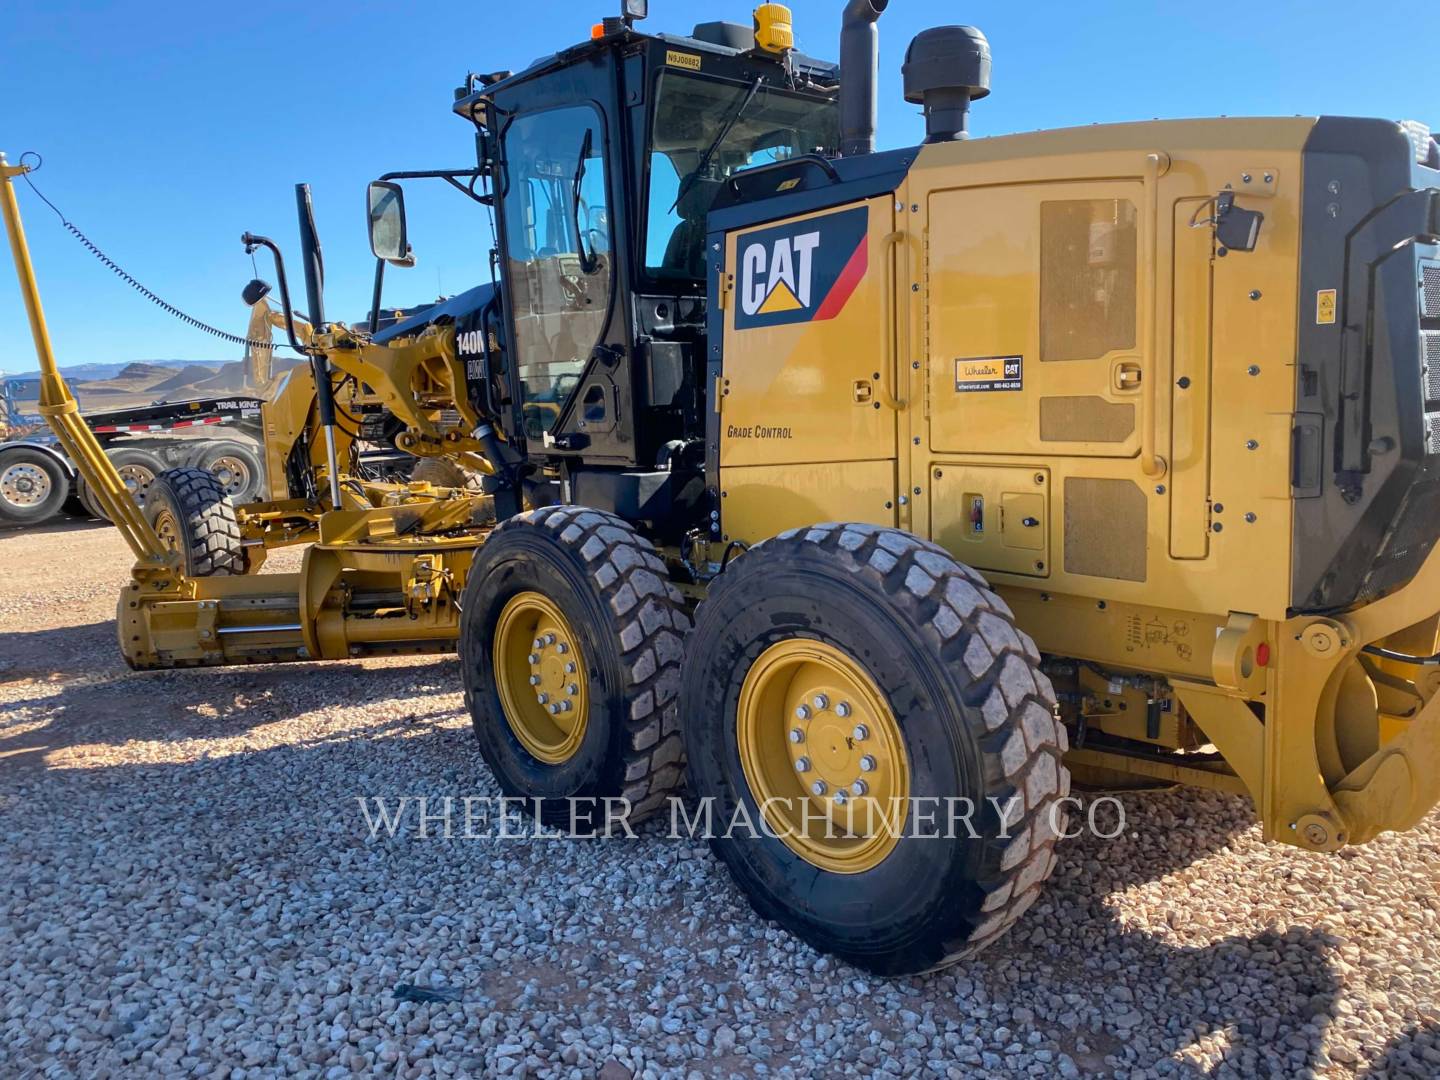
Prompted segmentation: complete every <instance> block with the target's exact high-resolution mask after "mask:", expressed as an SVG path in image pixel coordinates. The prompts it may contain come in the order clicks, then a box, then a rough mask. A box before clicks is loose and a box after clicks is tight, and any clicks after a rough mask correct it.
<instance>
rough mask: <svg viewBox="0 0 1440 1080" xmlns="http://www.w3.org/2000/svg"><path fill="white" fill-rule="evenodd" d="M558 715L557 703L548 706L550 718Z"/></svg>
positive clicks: (558, 705)
mask: <svg viewBox="0 0 1440 1080" xmlns="http://www.w3.org/2000/svg"><path fill="white" fill-rule="evenodd" d="M559 714H560V704H559V702H556V703H555V704H554V705H551V706H550V715H551V716H558V715H559Z"/></svg>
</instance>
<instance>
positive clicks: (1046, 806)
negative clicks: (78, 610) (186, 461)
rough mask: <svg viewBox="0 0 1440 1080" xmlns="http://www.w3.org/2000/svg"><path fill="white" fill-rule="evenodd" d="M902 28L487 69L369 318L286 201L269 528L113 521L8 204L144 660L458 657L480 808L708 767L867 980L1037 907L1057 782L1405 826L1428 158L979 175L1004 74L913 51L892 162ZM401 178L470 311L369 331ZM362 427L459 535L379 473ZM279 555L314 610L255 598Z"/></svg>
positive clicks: (1426, 365) (609, 793)
mask: <svg viewBox="0 0 1440 1080" xmlns="http://www.w3.org/2000/svg"><path fill="white" fill-rule="evenodd" d="M885 6H886V2H885V0H850V2H849V3H848V4H847V5H846V6H845V9H844V16H843V23H842V28H841V33H840V54H841V61H840V63H839V65H838V66H837V65H835V64H832V63H829V62H826V61H822V60H817V59H814V58H812V57H809V56H807V55H805V54H804V53H802V52H800V51H799V50H797V49H796V48H795V47H794V40H793V30H792V28H791V26H790V22H789V13H788V12H787V11H786V10H785V9H784V8H782V7H780V6H779V5H775V4H762V5H761V6H760V7H759V8H757V9H756V10H755V12H754V17H753V22H752V25H751V26H736V25H731V24H726V23H704V24H701V25H699V26H697V27H695V29H694V30H693V31H692V32H691V33H690V34H688V35H680V34H647V33H643V32H641V31H640V30H639V29H637V26H636V23H637V20H638V19H639V18H641V17H643V15H644V14H645V12H644V10H643V9H644V7H645V5H644V3H637V2H635V0H629V2H627V3H626V4H625V8H624V11H623V13H622V14H621V15H620V16H618V17H615V18H607V19H605V20H604V21H603V22H601V23H600V24H598V25H597V26H596V27H595V28H594V30H593V32H592V33H591V34H590V36H589V37H588V38H586V39H585V40H583V41H582V42H581V43H579V44H577V45H574V46H572V47H569V48H566V49H564V50H562V51H560V52H558V53H556V54H554V55H552V56H548V57H545V58H542V59H540V60H538V61H536V62H534V63H533V64H531V65H530V66H529V67H527V68H525V69H524V70H521V71H518V72H513V73H512V72H496V73H493V74H488V75H483V76H470V77H469V78H467V80H466V83H465V85H464V86H462V87H461V88H460V89H459V91H457V94H456V97H455V101H454V111H455V112H456V113H457V114H458V115H459V117H460V118H462V119H463V120H464V121H465V122H467V123H468V124H470V125H471V126H472V128H473V130H474V134H475V140H476V148H477V161H476V165H475V166H474V168H471V169H457V170H439V171H434V172H430V173H401V174H393V175H391V176H390V177H388V178H385V179H384V180H381V181H377V182H376V183H374V184H372V185H371V186H370V189H369V193H368V202H367V210H368V220H369V228H370V236H371V246H372V249H373V251H374V254H375V255H376V256H377V272H376V288H375V294H374V297H373V303H372V318H371V320H370V323H369V325H368V326H347V325H344V324H342V323H339V322H334V321H329V320H327V319H326V318H325V314H324V306H323V299H324V298H323V295H322V293H323V273H322V267H321V262H320V258H319V244H318V241H317V240H316V237H315V229H314V221H313V215H312V214H311V212H310V209H309V199H308V195H307V194H306V192H305V190H304V189H303V187H302V188H301V189H300V201H299V208H300V222H301V249H302V259H303V263H304V272H305V283H306V293H307V295H306V300H307V306H308V315H309V318H310V324H311V326H312V327H313V332H312V333H310V334H309V336H308V337H307V338H304V339H303V340H302V337H301V335H299V334H297V333H296V332H295V324H294V316H293V308H292V305H291V303H290V299H289V295H288V288H287V285H286V280H285V277H284V266H283V261H282V260H281V259H280V252H279V250H278V248H275V246H274V245H273V244H272V243H271V242H270V241H269V240H267V239H266V238H264V237H256V236H250V235H248V234H247V236H246V238H245V240H246V243H247V246H248V247H249V248H250V249H251V250H254V249H256V248H260V247H267V248H270V249H271V250H272V251H273V253H274V255H275V260H276V265H277V272H278V276H279V286H280V300H281V304H282V308H283V312H282V313H281V314H282V316H283V317H282V320H281V321H282V322H284V323H285V326H286V331H287V334H288V335H289V337H290V340H291V344H292V345H293V346H295V347H296V348H298V349H300V350H301V351H302V352H304V353H305V354H306V355H307V357H308V358H309V364H308V366H302V367H299V368H296V369H294V370H293V371H292V372H291V373H290V374H289V376H288V377H287V379H286V381H285V383H284V385H282V386H281V387H280V388H279V390H278V392H277V394H276V397H275V400H274V401H273V402H272V404H271V405H270V406H269V407H268V409H267V411H266V413H265V424H266V435H267V439H268V440H269V448H268V454H269V464H270V471H271V477H270V483H271V492H270V494H271V498H270V500H269V501H266V502H262V503H257V504H251V505H247V506H239V507H235V506H232V505H230V503H229V502H228V501H227V500H225V499H224V498H223V497H221V496H220V494H219V493H218V492H217V491H216V490H215V489H214V486H213V484H212V483H211V482H210V481H208V480H206V478H205V477H204V476H203V475H202V474H196V473H193V472H186V471H183V470H182V471H179V472H177V473H173V474H169V475H167V476H164V477H162V478H161V480H160V481H159V482H158V483H157V485H156V487H155V488H152V490H151V496H150V500H149V502H148V503H147V507H146V511H145V514H143V515H142V513H141V512H140V511H139V510H137V508H136V507H135V506H134V504H133V502H132V501H131V500H130V499H129V497H128V496H127V494H126V492H125V488H124V486H123V484H121V483H120V482H119V480H118V478H117V477H115V475H114V471H113V469H111V468H110V467H109V466H108V464H107V463H106V461H105V459H104V458H103V456H101V455H100V454H99V453H98V452H97V451H96V449H95V446H94V441H93V438H92V437H91V436H90V434H89V432H88V431H87V430H86V429H85V427H84V425H83V423H81V422H80V421H79V420H78V418H77V415H76V412H75V408H74V403H73V401H72V400H71V398H70V396H69V394H68V392H67V391H66V388H65V386H64V383H63V381H62V380H61V379H60V377H59V376H58V374H57V373H56V370H55V364H54V360H53V357H52V356H51V354H50V350H49V344H48V340H47V337H46V332H45V325H44V319H43V316H42V315H41V311H40V303H39V299H38V296H37V294H36V290H35V284H34V278H33V274H32V271H31V268H30V264H29V260H28V256H27V253H26V250H25V244H24V239H23V235H22V233H21V231H20V223H19V216H18V211H17V208H16V200H15V195H14V190H13V188H12V186H11V184H10V180H11V178H12V177H14V176H16V175H17V174H19V173H20V172H21V171H23V170H22V169H21V168H18V167H13V166H8V165H4V166H3V172H4V176H5V181H6V183H5V187H4V204H3V205H4V211H5V218H6V223H7V227H8V228H9V231H10V237H11V242H12V245H13V247H14V252H15V259H16V265H17V267H18V269H19V273H20V280H21V285H22V289H23V290H24V292H25V295H26V302H27V304H28V306H29V311H30V317H31V324H32V329H33V331H34V336H35V341H36V345H37V349H38V351H39V354H40V363H41V367H42V370H43V371H44V373H45V397H44V403H43V409H42V411H43V412H44V413H45V415H46V416H47V417H48V418H49V420H50V422H51V424H52V425H53V426H54V427H55V429H56V430H57V432H58V433H59V435H60V437H61V439H62V440H63V441H64V443H65V446H66V449H67V451H68V452H69V453H70V454H71V455H72V456H73V457H74V459H75V460H76V461H77V462H79V463H81V466H82V468H83V469H84V470H85V475H86V477H87V479H88V480H89V482H90V483H91V485H92V486H93V487H94V489H95V491H96V493H97V495H98V497H99V498H101V499H102V500H103V501H104V502H105V506H106V510H107V511H108V512H109V513H110V515H111V517H112V518H113V519H114V520H115V521H116V523H117V524H119V525H120V527H121V529H122V531H123V532H124V534H125V536H126V539H127V540H128V541H129V542H130V544H131V546H132V547H133V548H134V550H135V552H136V556H137V562H136V565H135V569H134V573H133V575H132V580H131V581H130V583H129V584H128V585H126V586H125V588H124V589H123V591H122V594H121V597H120V602H119V609H118V620H117V625H118V630H119V636H120V644H121V648H122V650H123V651H124V653H125V656H126V658H127V659H128V660H129V661H130V662H131V663H132V664H134V665H135V666H137V667H143V668H159V667H177V666H187V665H206V664H233V663H246V662H276V661H296V660H317V661H318V660H327V659H337V658H342V657H352V656H368V655H376V654H384V653H405V652H423V651H427V650H449V649H457V648H458V651H459V656H460V668H461V674H462V678H463V682H464V690H465V700H466V703H467V707H468V709H469V710H470V713H471V715H472V717H473V720H474V726H475V731H476V734H477V737H478V739H479V743H480V747H481V750H482V753H483V755H484V757H485V759H486V761H487V763H488V764H489V766H490V767H491V769H492V770H493V771H494V773H495V776H496V777H497V779H498V781H499V783H500V785H501V787H502V788H503V789H504V791H505V792H506V793H507V794H510V795H521V796H526V797H529V798H532V799H534V800H536V803H535V804H534V805H535V807H536V812H537V813H538V814H539V815H540V817H541V818H542V819H543V820H545V821H547V822H551V823H556V824H563V823H564V822H565V821H566V819H567V817H568V815H569V814H570V813H571V807H570V806H569V805H568V803H569V801H570V800H575V799H586V798H593V799H599V798H619V797H623V798H626V799H629V800H630V802H631V804H632V806H633V807H634V810H635V813H636V814H637V815H638V814H641V813H645V812H651V811H654V810H656V809H658V808H659V807H661V806H662V805H664V803H665V801H666V799H667V797H668V796H669V795H670V794H671V793H673V792H675V791H676V790H677V789H678V787H679V785H680V783H681V779H682V771H683V772H685V773H686V775H687V776H688V780H687V783H688V787H689V792H690V794H691V795H692V796H695V797H698V798H699V799H700V800H702V802H703V805H704V806H706V807H708V809H709V812H710V814H711V817H710V820H711V822H712V824H713V826H714V829H715V837H714V839H713V841H712V843H713V847H714V850H715V851H716V853H717V854H718V855H719V857H720V858H722V859H723V860H724V862H725V863H726V865H727V866H728V867H729V869H730V870H731V871H732V873H733V875H734V877H735V879H736V881H737V882H738V883H739V885H740V886H741V887H742V888H743V889H744V890H745V892H746V893H747V894H748V895H749V897H750V898H751V900H752V902H753V903H754V904H755V906H756V907H757V909H758V910H760V911H761V912H762V913H764V914H766V915H767V916H771V917H773V918H775V919H777V920H778V921H779V922H781V923H782V924H783V925H785V926H787V927H789V928H790V929H792V930H793V931H794V932H796V933H797V934H799V935H800V936H802V937H803V938H805V939H806V940H807V941H810V942H812V943H813V944H815V945H816V946H817V947H819V948H822V949H826V950H830V951H833V952H835V953H837V954H839V955H841V956H843V957H845V958H847V959H849V960H851V961H853V962H855V963H857V964H861V965H864V966H867V967H870V968H872V969H875V970H879V971H889V972H899V971H915V970H921V969H926V968H933V967H937V966H941V965H944V964H946V963H950V962H953V961H955V960H956V959H958V958H960V957H962V956H964V955H967V954H968V953H970V952H972V951H974V950H975V949H977V948H979V947H981V946H983V945H985V944H987V943H989V942H991V941H993V940H994V939H995V938H996V937H998V936H999V935H1000V934H1002V933H1003V932H1004V930H1005V929H1006V928H1007V927H1008V926H1009V925H1011V924H1012V923H1013V922H1014V921H1015V920H1016V919H1017V918H1018V917H1019V916H1020V915H1021V913H1022V912H1024V911H1025V910H1026V908H1028V907H1029V906H1030V905H1031V904H1032V903H1033V902H1034V900H1035V898H1036V896H1037V895H1038V892H1039V890H1040V888H1041V886H1042V884H1043V882H1044V880H1045V878H1046V877H1047V876H1048V875H1049V873H1050V871H1051V868H1052V867H1053V865H1054V860H1055V854H1054V846H1055V842H1056V838H1057V833H1059V832H1060V831H1061V830H1063V829H1064V828H1065V819H1064V814H1063V813H1062V812H1061V811H1062V810H1063V808H1064V807H1065V805H1066V803H1067V796H1068V792H1069V785H1070V778H1071V777H1072V776H1073V777H1074V778H1075V780H1076V781H1077V782H1083V783H1085V784H1087V785H1093V786H1104V787H1111V788H1117V787H1118V788H1126V787H1133V788H1139V787H1143V786H1155V785H1167V784H1177V783H1178V784H1193V785H1199V786H1202V787H1207V788H1213V789H1219V790H1222V791H1230V792H1236V793H1243V794H1248V795H1249V796H1250V797H1251V798H1252V799H1253V800H1254V803H1255V806H1256V810H1257V814H1258V816H1259V819H1260V821H1261V823H1262V825H1263V828H1264V832H1265V835H1266V837H1268V838H1269V839H1272V840H1277V841H1281V842H1284V843H1289V844H1293V845H1296V846H1299V847H1302V848H1308V849H1311V850H1316V851H1334V850H1336V849H1339V848H1342V847H1344V846H1346V845H1351V844H1358V843H1362V842H1365V841H1367V840H1369V839H1371V838H1372V837H1374V836H1375V835H1377V834H1378V833H1380V832H1382V831H1384V830H1387V829H1405V828H1408V827H1410V826H1413V825H1414V824H1415V823H1416V822H1417V821H1419V820H1420V819H1421V817H1422V816H1423V815H1425V814H1426V813H1427V812H1428V811H1429V810H1430V808H1431V807H1432V806H1433V805H1434V803H1435V802H1436V800H1437V796H1440V701H1437V699H1436V691H1437V687H1440V656H1437V649H1440V642H1437V625H1440V553H1437V552H1436V551H1435V541H1436V538H1437V536H1440V475H1437V472H1440V147H1437V145H1436V143H1435V141H1434V140H1433V139H1431V138H1430V136H1429V132H1428V130H1426V129H1424V128H1423V127H1422V126H1421V125H1419V124H1414V123H1397V122H1392V121H1387V120H1364V119H1347V118H1338V117H1319V118H1315V117H1308V118H1307V117H1300V118H1284V119H1211V120H1190V121H1180V122H1169V121H1157V122H1152V123H1136V124H1121V125H1109V126H1096V127H1087V128H1083V129H1074V130H1054V131H1036V132H1031V133H1028V134H1023V135H1009V136H1001V137H985V138H970V137H968V136H969V132H968V130H967V129H968V122H969V112H970V106H971V103H972V102H974V101H976V100H977V99H980V98H982V97H983V96H984V95H985V94H987V93H988V92H989V85H990V68H991V57H990V51H989V46H988V43H987V42H986V40H985V38H984V36H983V35H982V34H981V33H980V32H979V31H978V30H975V29H974V28H971V27H941V28H937V29H934V30H927V31H925V32H923V33H922V34H920V35H919V36H918V37H917V38H916V39H915V40H914V41H913V43H912V44H911V45H910V47H909V50H908V52H907V55H906V61H905V66H904V69H903V77H904V86H905V94H906V98H907V100H909V101H912V102H914V103H916V104H918V105H919V106H920V107H921V108H922V109H923V111H924V115H925V125H926V138H925V141H924V143H923V144H921V145H919V146H915V147H909V148H904V149H899V150H890V151H885V152H875V151H874V145H873V143H874V126H875V115H876V107H875V70H876V28H877V20H878V19H879V17H880V15H881V13H882V12H883V10H884V8H885ZM421 177H439V178H441V179H443V180H445V181H446V182H448V183H450V184H451V185H452V186H454V187H457V188H459V189H460V190H461V191H462V192H464V193H465V194H466V195H467V196H470V197H472V198H474V199H476V200H477V201H478V202H480V203H482V204H484V205H485V207H486V208H487V209H489V210H490V212H492V213H493V214H494V217H495V233H496V249H495V251H494V252H493V253H492V255H491V260H490V263H491V268H492V276H493V280H492V281H491V282H488V283H486V284H483V285H480V286H478V287H477V288H475V289H472V290H471V291H470V292H467V293H464V294H462V295H460V296H457V297H455V298H453V299H451V300H448V301H446V302H444V303H441V304H438V305H436V306H434V307H431V308H429V309H426V310H423V311H421V312H419V313H418V314H416V315H414V316H413V317H410V318H406V319H401V320H399V321H397V322H394V323H393V325H389V326H387V327H384V328H380V326H379V320H378V318H377V317H376V316H378V313H379V312H380V310H381V308H380V294H381V286H382V283H383V272H384V269H385V267H386V265H387V264H388V265H406V264H408V263H409V262H410V261H412V255H411V249H410V244H409V240H408V237H407V233H406V223H405V213H404V199H403V192H404V189H403V187H402V181H409V180H414V179H419V178H421ZM376 432H379V433H380V434H381V436H383V437H384V438H385V439H388V440H390V441H391V442H393V444H394V445H396V446H398V447H399V448H400V449H403V450H405V451H406V452H408V453H410V454H413V455H416V456H417V457H420V458H422V459H427V460H443V461H448V462H451V463H454V464H458V465H463V466H464V467H466V468H467V469H470V470H472V471H477V472H480V473H483V474H484V477H485V480H484V484H483V490H481V491H478V492H477V491H469V490H463V489H460V488H457V487H445V486H441V487H437V486H435V485H433V484H428V483H425V482H412V483H407V484H400V483H383V482H380V481H377V480H375V479H373V478H369V477H367V476H366V475H364V470H363V469H360V468H358V467H357V466H356V461H357V460H358V459H357V446H359V445H361V444H362V443H364V442H365V441H366V440H367V439H370V438H372V436H374V435H375V433H376ZM286 544H304V545H307V546H306V550H305V556H304V562H303V567H302V569H301V570H300V571H299V572H298V573H292V574H257V573H255V571H256V570H257V569H258V568H259V567H260V565H261V563H262V561H263V558H264V555H265V553H266V552H267V551H268V550H269V549H270V548H271V547H275V546H279V545H286ZM958 802H963V803H965V804H966V805H967V806H973V808H974V812H973V814H968V815H966V816H965V818H964V822H963V827H960V828H955V827H950V828H947V827H945V826H946V825H947V824H948V825H949V826H955V825H956V824H957V821H956V819H955V817H954V815H953V807H954V805H955V804H956V803H958ZM937 807H938V808H939V823H940V827H939V828H936V827H935V822H936V811H937ZM947 808H949V811H948V812H947ZM947 816H948V821H947ZM740 818H744V819H746V820H747V821H751V822H754V823H757V824H758V825H759V826H760V828H759V830H758V834H757V833H756V832H755V831H750V832H746V831H743V830H742V831H739V832H736V831H735V830H733V829H729V828H726V827H725V826H726V825H727V823H733V822H735V821H736V820H737V819H740Z"/></svg>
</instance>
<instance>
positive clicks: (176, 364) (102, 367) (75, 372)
mask: <svg viewBox="0 0 1440 1080" xmlns="http://www.w3.org/2000/svg"><path fill="white" fill-rule="evenodd" d="M204 362H205V361H201V363H204ZM223 362H224V361H221V360H215V361H211V363H213V364H214V365H215V367H217V368H218V367H219V366H220V365H221V364H222V363H223ZM134 363H136V364H141V365H144V366H145V367H162V368H184V367H186V366H187V365H190V364H194V363H196V361H194V360H136V361H134ZM128 366H129V365H128V364H125V363H118V362H117V363H113V364H93V363H92V364H67V365H65V366H64V367H62V368H61V369H60V374H62V375H64V376H65V377H66V378H67V379H113V378H115V377H116V376H117V375H119V374H120V372H121V371H123V370H124V369H125V368H126V367H128ZM39 377H40V372H39V371H37V370H35V369H33V368H32V369H31V370H29V371H0V379H38V378H39Z"/></svg>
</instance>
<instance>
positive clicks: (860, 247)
mask: <svg viewBox="0 0 1440 1080" xmlns="http://www.w3.org/2000/svg"><path fill="white" fill-rule="evenodd" d="M869 215H870V211H869V208H868V207H864V206H859V207H856V208H854V209H852V210H842V211H840V212H839V213H835V214H826V215H825V216H824V217H817V218H807V219H806V220H804V221H796V222H791V223H790V224H788V225H777V226H774V227H773V228H769V229H758V230H756V231H755V232H749V233H742V234H741V235H740V238H739V239H738V240H737V241H736V243H735V252H736V259H737V260H738V262H739V273H738V274H737V275H736V278H737V288H738V291H739V298H738V299H739V302H738V303H737V304H736V306H735V329H737V330H749V329H751V328H753V327H759V326H780V325H782V324H784V323H796V322H810V321H812V320H819V319H833V318H834V317H835V316H836V315H838V314H840V310H841V309H842V308H843V307H844V306H845V302H846V301H847V300H849V299H850V294H851V293H853V292H854V291H855V287H856V286H857V285H859V284H860V279H861V278H863V277H864V276H865V267H866V262H867V259H868V251H867V249H868V244H867V243H866V234H867V232H868V229H869Z"/></svg>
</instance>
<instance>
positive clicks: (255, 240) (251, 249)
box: [240, 232, 306, 354]
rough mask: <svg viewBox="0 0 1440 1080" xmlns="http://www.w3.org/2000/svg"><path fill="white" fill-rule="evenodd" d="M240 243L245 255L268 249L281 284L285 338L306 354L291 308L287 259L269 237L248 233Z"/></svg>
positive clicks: (292, 346) (291, 345) (295, 348)
mask: <svg viewBox="0 0 1440 1080" xmlns="http://www.w3.org/2000/svg"><path fill="white" fill-rule="evenodd" d="M240 242H241V243H242V244H244V245H245V254H246V255H253V254H255V249H256V248H262V247H263V248H267V249H268V250H269V252H270V254H271V255H272V256H273V257H274V259H275V277H276V279H277V280H278V281H279V283H280V306H281V308H282V310H283V313H284V315H285V336H286V337H288V338H289V339H290V347H291V348H292V349H294V350H295V351H296V352H298V353H302V354H303V353H304V352H305V351H306V350H305V347H304V346H303V345H301V344H300V339H299V337H298V336H296V334H295V309H294V308H292V307H291V306H290V286H289V285H288V284H286V281H285V259H284V257H283V256H282V255H281V254H280V249H279V247H277V246H276V244H275V241H273V240H271V239H270V238H269V237H268V236H257V235H256V234H255V233H251V232H247V233H245V234H244V235H242V236H241V237H240Z"/></svg>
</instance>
